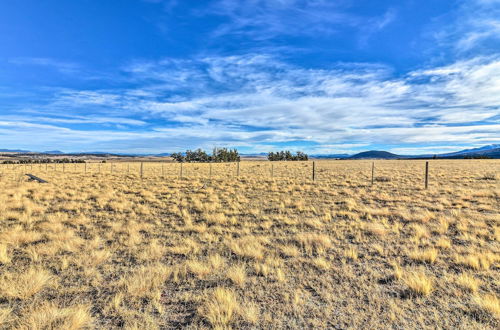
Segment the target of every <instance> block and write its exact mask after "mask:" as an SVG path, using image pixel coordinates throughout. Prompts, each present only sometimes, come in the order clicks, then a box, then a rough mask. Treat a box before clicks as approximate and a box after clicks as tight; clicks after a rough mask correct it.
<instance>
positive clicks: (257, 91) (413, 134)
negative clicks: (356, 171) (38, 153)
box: [0, 55, 500, 153]
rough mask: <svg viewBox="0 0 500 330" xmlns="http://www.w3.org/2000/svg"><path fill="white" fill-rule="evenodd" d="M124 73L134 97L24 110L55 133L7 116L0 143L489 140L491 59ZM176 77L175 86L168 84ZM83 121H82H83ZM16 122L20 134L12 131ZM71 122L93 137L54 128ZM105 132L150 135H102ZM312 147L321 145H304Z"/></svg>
mask: <svg viewBox="0 0 500 330" xmlns="http://www.w3.org/2000/svg"><path fill="white" fill-rule="evenodd" d="M172 63H175V65H171V64H172ZM128 72H129V73H130V74H131V76H132V77H131V79H135V81H136V82H137V84H138V87H137V88H135V89H126V90H124V89H117V90H113V89H108V90H92V91H86V90H68V89H66V90H62V91H59V92H57V93H56V94H55V98H54V100H53V101H52V102H51V103H49V104H47V105H45V106H42V107H41V108H40V109H38V110H37V112H35V114H36V115H35V116H33V118H34V119H35V120H39V121H40V122H41V123H45V124H50V125H58V126H50V127H60V128H61V127H62V128H61V129H62V130H58V129H48V128H47V129H44V132H43V133H41V131H40V130H41V128H39V127H37V126H29V125H28V124H29V122H32V121H30V120H27V119H26V118H21V117H19V118H17V121H15V120H14V118H12V117H11V118H10V124H9V125H5V123H4V125H3V128H2V130H0V134H3V136H9V137H12V136H15V137H16V138H13V140H15V139H17V140H18V141H19V140H22V139H26V136H30V134H31V135H32V136H38V139H39V140H40V143H42V142H43V141H46V142H47V143H48V142H51V141H52V142H55V141H66V142H67V144H69V143H70V142H71V143H72V145H74V146H75V148H76V146H80V149H81V148H87V150H88V148H90V147H88V146H90V145H91V143H94V144H95V145H96V146H97V145H102V146H105V144H104V142H109V145H112V144H113V143H117V142H116V141H122V142H119V143H125V142H128V143H132V144H134V143H139V142H142V143H143V144H144V145H148V146H150V148H152V149H155V150H157V149H162V151H172V150H177V149H183V148H193V147H196V146H201V147H206V148H210V147H212V146H213V145H215V144H216V145H248V144H251V145H253V146H255V148H254V150H257V149H258V147H257V146H259V145H260V146H262V145H263V143H265V145H267V144H272V143H276V142H287V141H296V140H301V141H308V142H310V143H311V146H310V147H305V149H308V150H311V151H313V150H321V151H324V152H328V153H337V152H345V151H352V150H353V149H355V148H356V147H342V146H341V144H343V143H347V144H349V145H360V146H362V145H367V146H368V145H371V144H386V145H403V144H404V145H408V148H411V145H417V144H418V145H424V146H425V145H426V144H441V145H450V144H456V143H459V144H462V145H464V144H479V143H484V144H486V143H493V142H495V141H498V139H499V133H498V132H500V123H499V120H498V116H500V98H499V97H498V95H500V80H499V79H498V77H499V76H500V59H499V58H496V57H478V58H475V59H472V60H468V61H459V62H456V63H454V64H451V65H448V66H442V67H433V68H427V69H425V70H416V71H413V72H410V73H408V74H407V75H405V76H403V77H399V78H395V77H392V76H391V70H390V68H387V67H385V66H380V65H361V64H359V63H358V64H353V65H349V64H345V63H344V64H341V65H338V66H336V67H334V68H332V69H328V70H326V69H304V68H301V67H297V66H294V65H291V64H288V63H286V62H284V61H282V60H280V59H279V58H276V57H272V56H266V55H246V56H230V57H200V58H196V59H192V60H182V61H177V60H163V61H159V62H143V63H142V64H141V66H140V70H139V69H130V70H129V71H128ZM176 76H181V77H182V78H171V77H176ZM191 81H194V82H195V83H194V84H192V85H191V84H190V82H191ZM165 84H167V86H165ZM202 85H203V86H208V87H206V88H200V86H202ZM82 109H83V110H82ZM82 111H85V113H88V114H89V115H88V116H82V115H81V112H82ZM44 112H47V113H51V115H48V114H47V115H46V116H44V115H43V114H44ZM54 114H56V115H54ZM0 120H1V118H0ZM4 120H9V118H8V117H4ZM16 122H18V123H20V125H21V126H19V127H17V128H15V129H14V128H13V125H14V124H15V123H16ZM478 122H481V123H478ZM78 123H93V124H96V125H100V126H102V128H95V129H93V130H89V131H81V130H78V129H75V128H72V129H63V128H64V127H65V126H68V125H71V124H78ZM112 124H117V125H118V124H122V125H129V126H139V127H141V126H145V125H148V126H149V127H153V128H152V129H149V128H148V130H147V131H142V130H136V129H134V128H133V127H132V128H129V129H128V131H127V132H120V131H119V130H118V131H113V130H111V129H106V125H112ZM26 125H28V126H26ZM7 126H8V127H7ZM28 131H31V132H32V133H30V134H27V132H28ZM26 134H27V135H26ZM23 136H24V138H23ZM101 142H102V143H103V144H99V143H101ZM318 143H319V144H321V146H315V145H316V144H318ZM115 145H116V144H115ZM85 146H87V147H85ZM26 147H29V146H26ZM163 148H168V149H167V150H164V149H163ZM268 148H271V147H269V146H268ZM43 149H49V148H43ZM93 149H94V148H93Z"/></svg>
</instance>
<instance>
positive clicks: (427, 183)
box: [425, 161, 429, 189]
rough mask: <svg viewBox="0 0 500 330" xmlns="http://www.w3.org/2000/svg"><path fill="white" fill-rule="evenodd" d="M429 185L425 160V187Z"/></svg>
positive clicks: (427, 164) (427, 165)
mask: <svg viewBox="0 0 500 330" xmlns="http://www.w3.org/2000/svg"><path fill="white" fill-rule="evenodd" d="M428 186H429V162H428V161H427V162H425V189H427V187H428Z"/></svg>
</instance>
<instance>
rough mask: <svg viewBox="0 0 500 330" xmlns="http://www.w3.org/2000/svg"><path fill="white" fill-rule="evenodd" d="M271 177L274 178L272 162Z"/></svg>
mask: <svg viewBox="0 0 500 330" xmlns="http://www.w3.org/2000/svg"><path fill="white" fill-rule="evenodd" d="M271 178H274V164H273V163H271Z"/></svg>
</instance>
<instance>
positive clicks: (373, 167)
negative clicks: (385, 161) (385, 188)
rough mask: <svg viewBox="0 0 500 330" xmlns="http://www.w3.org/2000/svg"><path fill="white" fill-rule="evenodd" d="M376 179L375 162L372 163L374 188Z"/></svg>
mask: <svg viewBox="0 0 500 330" xmlns="http://www.w3.org/2000/svg"><path fill="white" fill-rule="evenodd" d="M374 177H375V162H372V186H373V180H374Z"/></svg>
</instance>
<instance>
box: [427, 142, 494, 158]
mask: <svg viewBox="0 0 500 330" xmlns="http://www.w3.org/2000/svg"><path fill="white" fill-rule="evenodd" d="M437 156H438V157H439V158H463V157H466V156H487V157H492V158H500V144H491V145H487V146H484V147H480V148H473V149H465V150H461V151H457V152H450V153H446V154H440V155H437Z"/></svg>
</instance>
